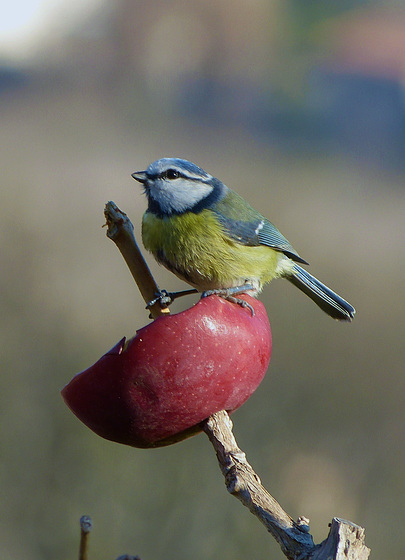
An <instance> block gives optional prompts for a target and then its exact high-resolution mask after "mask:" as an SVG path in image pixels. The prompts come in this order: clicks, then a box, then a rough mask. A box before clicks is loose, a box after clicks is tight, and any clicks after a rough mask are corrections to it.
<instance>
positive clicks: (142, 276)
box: [104, 202, 170, 319]
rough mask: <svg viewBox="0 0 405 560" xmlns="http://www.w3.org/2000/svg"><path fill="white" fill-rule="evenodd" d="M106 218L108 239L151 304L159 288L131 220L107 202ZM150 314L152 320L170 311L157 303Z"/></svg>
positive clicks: (112, 203) (146, 300) (151, 308)
mask: <svg viewBox="0 0 405 560" xmlns="http://www.w3.org/2000/svg"><path fill="white" fill-rule="evenodd" d="M104 216H105V218H106V221H107V223H106V225H107V237H109V238H110V239H111V240H112V241H114V243H115V244H116V246H117V247H118V249H119V250H120V252H121V254H122V256H123V257H124V260H125V262H126V263H127V266H128V268H129V270H130V272H131V274H132V276H133V278H134V280H135V282H136V283H137V286H138V288H139V291H140V292H141V295H142V297H143V299H144V300H145V303H149V302H150V301H152V300H153V299H154V298H155V297H156V294H157V293H158V292H159V287H158V285H157V284H156V282H155V279H154V278H153V276H152V273H151V271H150V270H149V267H148V265H147V264H146V261H145V259H144V258H143V255H142V253H141V251H140V250H139V247H138V244H137V242H136V239H135V236H134V226H133V225H132V223H131V220H130V219H129V218H128V216H127V215H126V214H125V213H124V212H122V210H120V209H119V208H118V206H116V205H115V204H114V202H107V204H106V205H105V209H104ZM150 313H151V316H152V318H153V319H156V317H159V315H162V314H163V313H170V311H169V309H168V308H167V307H165V308H162V307H161V306H160V303H159V301H157V302H156V303H155V304H154V305H152V306H151V307H150Z"/></svg>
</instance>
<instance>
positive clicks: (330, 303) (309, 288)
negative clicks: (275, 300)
mask: <svg viewBox="0 0 405 560" xmlns="http://www.w3.org/2000/svg"><path fill="white" fill-rule="evenodd" d="M286 278H287V279H288V280H289V281H290V282H292V283H293V284H294V286H297V288H299V289H300V290H301V291H302V292H304V294H306V295H307V296H308V297H310V298H311V299H312V301H314V302H315V303H316V305H318V306H319V307H320V308H321V309H322V310H323V311H325V313H327V314H328V315H330V316H331V317H333V318H334V319H338V320H339V321H351V320H352V319H353V317H354V314H355V313H356V310H355V309H354V307H352V306H351V305H350V303H348V302H347V301H345V300H344V299H343V298H341V297H340V296H339V295H338V294H335V292H332V290H331V289H329V288H328V287H327V286H325V284H322V282H320V281H319V280H317V279H316V278H315V277H314V276H312V274H309V272H307V271H306V270H304V269H303V268H301V267H300V266H299V265H298V264H296V263H294V267H293V269H292V270H291V272H290V274H289V275H288V276H286Z"/></svg>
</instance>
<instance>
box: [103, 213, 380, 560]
mask: <svg viewBox="0 0 405 560" xmlns="http://www.w3.org/2000/svg"><path fill="white" fill-rule="evenodd" d="M105 216H106V219H107V226H108V231H107V236H108V237H109V238H110V239H111V240H112V241H114V243H115V244H116V245H117V247H118V249H119V250H120V251H121V254H122V256H123V257H124V259H125V262H126V263H127V265H128V268H129V269H130V271H131V274H132V276H133V277H134V279H135V281H136V283H137V285H138V287H139V290H140V292H141V294H142V296H143V298H144V300H145V302H146V303H147V302H149V301H151V300H152V299H154V297H155V294H156V293H157V292H158V290H159V288H158V286H157V284H156V282H155V280H154V279H153V276H152V274H151V273H150V270H149V268H148V266H147V264H146V262H145V260H144V258H143V256H142V254H141V252H140V250H139V247H138V245H137V243H136V240H135V237H134V233H133V229H134V228H133V225H132V223H131V221H130V220H129V218H128V216H127V215H126V214H124V212H122V211H121V210H120V209H119V208H118V207H117V206H116V205H115V204H114V203H113V202H108V203H107V205H106V208H105ZM150 311H151V314H152V316H153V317H154V318H155V317H157V316H159V315H160V314H162V313H168V312H169V310H168V309H167V308H163V309H162V307H161V306H160V303H159V302H157V303H156V304H155V305H154V306H153V307H151V309H150ZM204 432H205V433H206V434H207V436H208V438H209V439H210V441H211V443H212V445H213V447H214V449H215V452H216V454H217V458H218V463H219V466H220V468H221V471H222V474H223V475H224V477H225V484H226V487H227V489H228V491H229V492H230V493H231V494H232V495H233V496H235V497H236V498H238V499H239V500H240V501H241V502H242V504H243V505H244V506H246V507H247V508H248V509H249V510H250V511H251V512H252V513H253V515H255V516H256V517H257V518H258V519H259V520H260V521H261V522H262V523H263V524H264V526H265V527H266V529H267V530H268V531H269V533H270V534H271V535H272V536H273V537H274V538H275V539H276V541H277V542H278V544H279V545H280V547H281V550H282V551H283V553H284V554H285V556H286V557H287V558H288V559H290V560H367V558H368V556H369V553H370V550H369V549H368V548H367V547H366V546H365V544H364V536H365V535H364V529H362V528H361V527H359V526H358V525H355V524H354V523H351V522H350V521H345V520H342V519H338V518H334V519H333V521H332V523H331V528H330V531H329V535H328V537H327V538H326V539H325V540H324V541H323V542H322V543H321V544H318V545H315V544H314V541H313V538H312V536H311V534H310V532H309V520H308V519H306V518H305V517H299V518H298V520H297V521H294V520H293V519H292V517H290V516H289V515H288V514H287V513H286V512H285V511H284V510H283V508H282V507H281V506H280V504H279V503H278V502H277V501H276V500H275V499H274V498H273V497H272V496H271V495H270V494H269V492H267V490H266V489H265V488H264V487H263V486H262V484H261V482H260V479H259V477H258V475H257V474H256V473H255V471H254V470H253V468H252V467H251V465H250V464H249V463H248V462H247V460H246V455H245V453H244V452H243V451H242V450H241V449H240V448H239V447H238V444H237V443H236V440H235V437H234V435H233V433H232V422H231V419H230V418H229V415H228V414H227V412H225V411H224V410H222V411H220V412H217V413H216V414H213V415H212V416H210V417H209V418H208V419H207V420H206V421H205V423H204Z"/></svg>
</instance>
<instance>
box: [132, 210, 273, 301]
mask: <svg viewBox="0 0 405 560" xmlns="http://www.w3.org/2000/svg"><path fill="white" fill-rule="evenodd" d="M142 240H143V243H144V245H145V248H146V249H147V250H148V251H150V252H151V253H152V254H153V255H154V257H155V258H156V260H157V261H158V262H160V263H161V264H163V265H164V266H166V268H168V269H169V270H171V271H172V272H174V273H175V274H176V275H177V276H179V277H180V278H182V279H183V280H185V281H186V282H188V283H189V284H191V285H192V286H195V287H196V288H197V289H198V290H200V291H203V290H209V289H215V288H230V287H233V286H240V285H242V284H244V283H245V282H246V281H248V282H252V283H254V284H255V285H256V286H257V288H258V290H259V289H260V285H262V284H265V283H266V282H270V280H272V279H273V278H274V277H275V276H276V268H277V264H278V262H279V259H280V257H282V255H281V254H280V253H278V252H277V251H274V250H273V249H271V248H270V247H267V246H264V245H259V246H257V247H256V246H255V247H251V246H246V245H242V244H240V243H237V242H236V241H234V240H232V239H231V238H229V237H228V236H227V235H226V233H225V232H224V230H223V228H222V226H221V224H220V222H219V221H218V219H217V216H216V214H215V213H214V212H212V211H210V210H203V211H202V212H200V213H199V214H194V213H192V212H189V213H185V214H181V215H178V216H172V217H165V218H158V217H157V216H155V215H154V214H152V213H150V212H146V213H145V214H144V217H143V220H142Z"/></svg>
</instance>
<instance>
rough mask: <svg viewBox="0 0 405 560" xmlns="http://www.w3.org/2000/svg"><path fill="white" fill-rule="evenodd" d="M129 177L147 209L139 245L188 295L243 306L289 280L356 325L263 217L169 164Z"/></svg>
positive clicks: (196, 172) (190, 170) (184, 165)
mask: <svg viewBox="0 0 405 560" xmlns="http://www.w3.org/2000/svg"><path fill="white" fill-rule="evenodd" d="M131 176H132V177H133V178H134V179H135V180H136V181H138V182H139V183H141V184H142V186H143V190H144V193H145V195H146V198H147V203H148V205H147V209H146V211H145V213H144V215H143V218H142V241H143V244H144V246H145V248H146V250H147V251H149V252H150V253H152V255H153V256H154V257H155V259H156V260H157V262H158V263H160V264H162V265H164V266H165V267H166V268H167V269H168V270H170V271H171V272H173V273H174V274H175V275H176V276H178V277H179V278H181V279H182V280H183V281H185V282H186V283H188V284H190V285H191V286H192V287H193V290H189V291H188V292H187V293H190V292H194V291H198V292H201V293H202V296H203V297H206V296H209V295H211V294H218V295H220V296H223V297H225V298H227V299H230V300H231V301H236V302H237V303H241V304H242V305H244V306H246V302H244V300H243V299H242V298H237V297H236V296H237V295H238V294H241V293H249V294H251V295H253V296H255V297H257V296H258V294H259V293H260V292H261V290H262V288H263V286H264V285H265V284H267V283H269V282H270V281H271V280H273V279H274V278H286V279H287V280H289V281H290V282H291V283H292V284H293V285H294V286H296V287H297V288H299V289H300V290H301V291H302V292H303V293H304V294H306V295H307V296H308V297H309V298H311V300H313V301H314V302H315V303H316V304H317V305H318V306H319V307H320V308H321V309H322V310H323V311H325V312H326V313H327V314H328V315H330V316H331V317H332V318H334V319H337V320H341V321H351V320H352V319H353V318H354V314H355V309H354V307H353V306H352V305H351V304H350V303H348V302H347V301H346V300H344V299H343V298H342V297H340V296H339V295H338V294H336V293H335V292H333V291H332V290H331V289H330V288H328V287H327V286H325V284H323V283H322V282H320V281H319V280H318V279H317V278H315V277H314V276H312V275H311V274H310V273H309V272H308V271H307V270H305V269H304V268H303V267H302V266H301V265H304V266H305V265H308V263H307V261H305V260H304V259H303V258H302V257H301V256H300V255H299V254H298V253H297V251H296V250H295V249H294V248H293V247H292V245H291V244H290V243H289V241H287V239H286V238H285V237H284V236H283V235H282V234H281V233H280V232H279V230H278V229H277V228H276V227H275V226H274V225H273V224H272V223H271V222H270V221H269V220H268V219H267V218H265V217H264V216H262V215H261V214H260V212H258V211H257V210H255V209H254V208H253V207H252V206H250V204H248V202H247V201H246V200H245V199H244V198H242V197H241V196H240V195H239V194H237V193H236V192H235V191H233V190H232V189H230V188H229V187H227V186H226V185H225V184H224V183H223V182H222V181H220V180H219V179H217V178H215V177H213V176H212V175H210V174H209V173H207V172H206V171H204V170H203V169H202V168H201V167H198V166H197V165H196V164H194V163H192V162H190V161H187V160H185V159H180V158H175V157H166V158H161V159H158V160H157V161H154V162H153V163H151V164H150V165H149V166H148V168H147V169H146V170H145V171H137V172H135V173H132V175H131ZM160 295H161V294H160ZM166 295H167V292H166ZM156 301H157V300H153V302H150V303H154V302H156ZM247 306H248V307H251V306H249V305H247Z"/></svg>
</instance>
